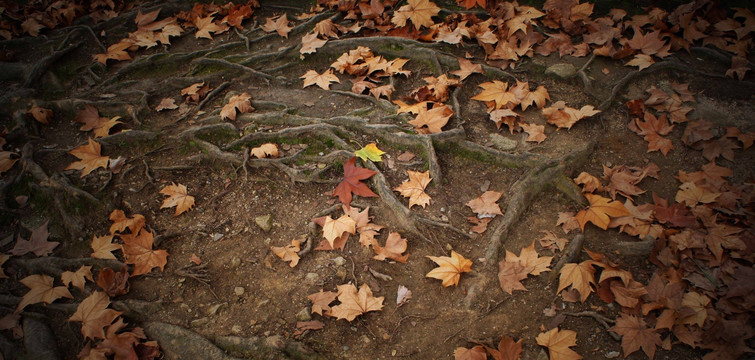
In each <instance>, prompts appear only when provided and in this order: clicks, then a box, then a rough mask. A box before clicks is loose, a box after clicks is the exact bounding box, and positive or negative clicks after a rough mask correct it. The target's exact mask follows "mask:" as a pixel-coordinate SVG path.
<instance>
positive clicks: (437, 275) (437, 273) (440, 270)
mask: <svg viewBox="0 0 755 360" xmlns="http://www.w3.org/2000/svg"><path fill="white" fill-rule="evenodd" d="M427 258H428V259H430V260H432V261H433V262H435V263H436V264H438V267H437V268H435V269H433V270H432V271H430V272H429V273H427V275H425V277H429V278H433V279H438V280H441V281H443V283H442V285H443V286H444V287H449V286H451V285H454V286H457V285H459V278H460V277H461V273H465V272H470V271H472V260H469V259H466V258H464V257H463V256H461V255H459V254H458V253H457V252H456V251H453V250H451V257H448V256H427Z"/></svg>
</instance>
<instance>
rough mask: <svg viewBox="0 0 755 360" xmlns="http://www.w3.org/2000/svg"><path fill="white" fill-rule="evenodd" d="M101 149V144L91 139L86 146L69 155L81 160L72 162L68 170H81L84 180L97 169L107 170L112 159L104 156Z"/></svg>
mask: <svg viewBox="0 0 755 360" xmlns="http://www.w3.org/2000/svg"><path fill="white" fill-rule="evenodd" d="M100 149H101V147H100V143H98V142H96V141H94V140H92V138H89V142H88V143H87V144H86V145H81V146H79V147H77V148H75V149H73V150H71V151H70V152H69V154H71V155H73V156H75V157H77V158H79V161H74V162H72V163H71V164H70V165H68V167H66V170H71V169H74V170H81V177H82V178H83V177H84V176H87V175H89V173H91V172H92V171H94V170H95V169H97V168H107V164H108V161H110V158H109V157H107V156H102V155H101V154H100V151H101V150H100Z"/></svg>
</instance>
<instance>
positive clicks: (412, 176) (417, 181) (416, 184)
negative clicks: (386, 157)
mask: <svg viewBox="0 0 755 360" xmlns="http://www.w3.org/2000/svg"><path fill="white" fill-rule="evenodd" d="M406 173H407V174H409V180H408V181H404V183H403V184H401V185H399V186H397V187H396V188H394V189H393V191H398V192H399V193H401V195H402V196H403V197H408V198H409V208H410V209H411V207H412V206H414V205H419V206H422V207H423V208H424V207H425V206H426V205H427V204H429V203H430V195H427V194H426V193H425V188H426V187H427V184H429V183H430V181H432V178H430V171H429V170H428V171H425V172H423V173H421V172H419V171H412V170H407V171H406Z"/></svg>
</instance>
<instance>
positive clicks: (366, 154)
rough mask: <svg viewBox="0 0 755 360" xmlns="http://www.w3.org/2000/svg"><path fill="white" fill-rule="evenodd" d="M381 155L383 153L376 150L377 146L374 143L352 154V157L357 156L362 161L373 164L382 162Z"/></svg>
mask: <svg viewBox="0 0 755 360" xmlns="http://www.w3.org/2000/svg"><path fill="white" fill-rule="evenodd" d="M383 154H385V152H384V151H382V150H380V149H378V147H377V144H375V143H371V144H367V146H365V147H363V148H361V149H359V150H357V151H356V152H354V155H356V156H359V158H360V159H362V161H367V159H370V160H372V161H374V162H378V161H383V159H382V156H383Z"/></svg>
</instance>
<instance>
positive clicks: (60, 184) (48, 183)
mask: <svg viewBox="0 0 755 360" xmlns="http://www.w3.org/2000/svg"><path fill="white" fill-rule="evenodd" d="M32 149H33V148H32V144H31V143H27V144H26V145H24V150H23V154H22V155H21V164H22V165H21V166H22V169H23V172H24V173H27V174H30V175H31V176H32V177H34V180H36V181H37V183H38V184H39V185H40V186H41V187H43V188H48V189H50V190H58V191H62V192H64V193H66V194H68V195H71V196H73V197H74V198H78V197H79V196H81V197H84V198H86V199H87V200H89V201H91V202H93V203H95V204H99V203H100V201H99V200H98V199H97V198H96V197H94V196H92V194H90V193H88V192H86V191H84V190H81V189H79V188H76V187H74V186H72V185H71V184H69V183H68V180H67V179H66V178H65V177H63V176H61V175H53V176H52V177H51V176H48V175H47V174H46V173H45V171H44V170H43V169H42V167H41V166H39V164H37V163H36V162H34V160H33V159H32V156H33V150H32Z"/></svg>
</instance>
